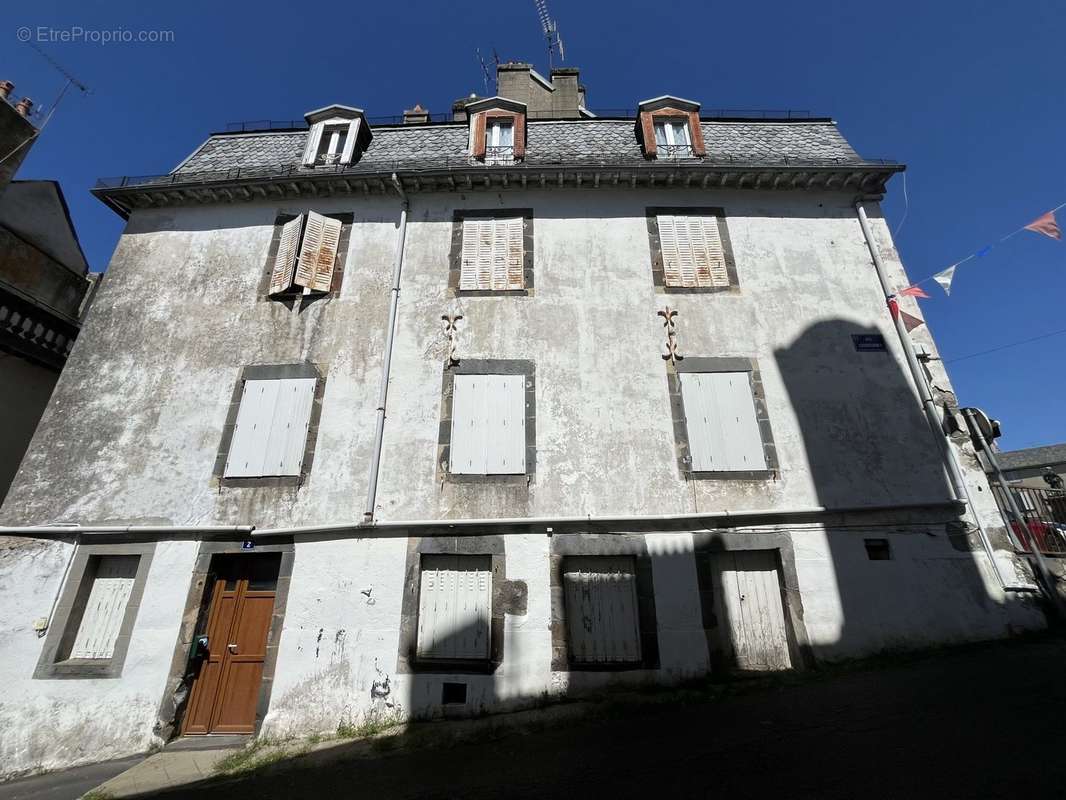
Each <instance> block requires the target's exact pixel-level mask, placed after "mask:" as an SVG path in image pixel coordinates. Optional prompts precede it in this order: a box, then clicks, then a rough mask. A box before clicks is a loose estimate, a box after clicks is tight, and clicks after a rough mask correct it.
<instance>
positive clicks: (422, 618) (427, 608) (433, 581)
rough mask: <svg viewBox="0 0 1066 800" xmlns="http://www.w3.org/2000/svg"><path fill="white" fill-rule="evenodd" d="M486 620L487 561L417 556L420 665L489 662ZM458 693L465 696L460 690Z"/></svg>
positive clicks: (489, 599)
mask: <svg viewBox="0 0 1066 800" xmlns="http://www.w3.org/2000/svg"><path fill="white" fill-rule="evenodd" d="M491 620H492V556H487V555H452V554H439V555H438V554H425V555H423V556H422V564H421V583H420V586H419V596H418V644H417V656H418V658H419V659H420V660H431V661H488V659H489V653H490V651H489V636H490V629H491ZM463 689H464V695H465V686H464V687H463ZM464 699H465V697H464ZM444 702H448V701H447V700H445V701H444Z"/></svg>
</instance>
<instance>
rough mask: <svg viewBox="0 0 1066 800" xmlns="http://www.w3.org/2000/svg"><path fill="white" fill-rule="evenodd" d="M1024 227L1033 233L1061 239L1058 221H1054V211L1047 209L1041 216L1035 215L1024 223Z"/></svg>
mask: <svg viewBox="0 0 1066 800" xmlns="http://www.w3.org/2000/svg"><path fill="white" fill-rule="evenodd" d="M1025 229H1026V230H1027V231H1032V232H1033V233H1042V234H1044V235H1045V236H1050V237H1051V238H1052V239H1062V231H1061V230H1060V229H1059V223H1058V222H1056V221H1055V212H1054V211H1049V212H1047V213H1046V214H1044V215H1043V216H1040V217H1037V218H1036V219H1034V220H1033V221H1032V222H1030V223H1029V224H1028V225H1026V226H1025Z"/></svg>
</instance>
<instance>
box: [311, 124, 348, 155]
mask: <svg viewBox="0 0 1066 800" xmlns="http://www.w3.org/2000/svg"><path fill="white" fill-rule="evenodd" d="M347 139H348V125H346V124H345V125H327V126H325V127H324V128H323V129H322V136H321V138H320V140H319V143H318V152H317V153H316V154H315V164H337V163H340V160H341V157H342V156H343V155H344V144H345V141H346V140H347Z"/></svg>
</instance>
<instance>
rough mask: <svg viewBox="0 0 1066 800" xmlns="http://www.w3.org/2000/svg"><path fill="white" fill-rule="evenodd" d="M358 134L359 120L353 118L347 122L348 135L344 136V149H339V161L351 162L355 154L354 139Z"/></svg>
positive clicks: (343, 162)
mask: <svg viewBox="0 0 1066 800" xmlns="http://www.w3.org/2000/svg"><path fill="white" fill-rule="evenodd" d="M358 135H359V120H357V119H353V120H352V121H351V122H349V123H348V135H347V136H345V138H344V150H342V151H341V163H342V164H351V163H352V157H353V156H354V155H355V140H356V138H357V136H358Z"/></svg>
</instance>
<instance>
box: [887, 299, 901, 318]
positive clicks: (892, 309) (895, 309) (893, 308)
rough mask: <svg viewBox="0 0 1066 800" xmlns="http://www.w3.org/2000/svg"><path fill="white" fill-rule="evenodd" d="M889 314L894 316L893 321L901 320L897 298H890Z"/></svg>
mask: <svg viewBox="0 0 1066 800" xmlns="http://www.w3.org/2000/svg"><path fill="white" fill-rule="evenodd" d="M888 312H889V313H890V314H891V315H892V319H899V303H897V302H896V298H895V297H890V298H888Z"/></svg>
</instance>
